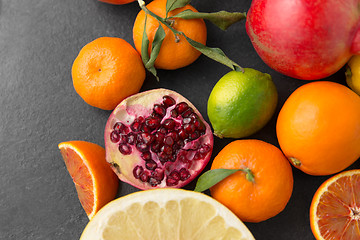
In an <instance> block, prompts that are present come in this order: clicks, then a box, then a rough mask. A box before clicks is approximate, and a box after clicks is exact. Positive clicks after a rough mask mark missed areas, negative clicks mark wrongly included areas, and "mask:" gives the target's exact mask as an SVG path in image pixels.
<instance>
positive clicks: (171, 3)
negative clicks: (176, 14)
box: [166, 0, 191, 18]
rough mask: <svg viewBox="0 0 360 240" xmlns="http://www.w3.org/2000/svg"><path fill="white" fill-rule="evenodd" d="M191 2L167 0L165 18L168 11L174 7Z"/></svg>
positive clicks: (183, 5) (189, 0)
mask: <svg viewBox="0 0 360 240" xmlns="http://www.w3.org/2000/svg"><path fill="white" fill-rule="evenodd" d="M190 2H191V0H167V1H166V18H167V16H168V13H169V12H171V11H172V10H174V9H177V8H181V7H185V6H186V5H188V4H189V3H190Z"/></svg>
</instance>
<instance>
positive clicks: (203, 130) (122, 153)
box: [105, 89, 213, 189]
mask: <svg viewBox="0 0 360 240" xmlns="http://www.w3.org/2000/svg"><path fill="white" fill-rule="evenodd" d="M212 149H213V134H212V132H211V129H210V126H209V124H208V123H206V122H205V120H204V119H203V117H202V116H201V114H200V113H199V111H198V110H197V109H196V108H195V107H194V105H192V104H191V102H189V100H187V99H186V98H184V97H183V96H181V95H180V94H178V93H176V92H174V91H171V90H167V89H155V90H150V91H146V92H142V93H138V94H135V95H132V96H130V97H128V98H126V99H125V100H123V101H122V102H121V103H120V104H119V105H118V106H117V107H116V108H115V109H114V111H113V112H112V114H111V115H110V117H109V119H108V121H107V124H106V127H105V150H106V160H107V161H108V162H109V163H110V164H111V166H112V169H113V170H114V172H115V173H116V174H117V175H118V177H119V178H120V180H122V181H124V182H127V183H129V184H131V185H133V186H135V187H137V188H139V189H152V188H160V187H182V186H185V185H186V184H187V183H189V182H190V181H192V180H193V179H194V178H195V177H196V176H197V175H198V174H199V173H200V172H201V171H202V170H203V169H204V167H205V166H206V164H207V163H208V162H209V160H210V157H211V152H212Z"/></svg>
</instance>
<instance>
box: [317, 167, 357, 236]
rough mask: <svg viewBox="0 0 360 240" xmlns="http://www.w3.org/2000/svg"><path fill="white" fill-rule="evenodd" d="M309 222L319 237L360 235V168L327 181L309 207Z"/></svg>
mask: <svg viewBox="0 0 360 240" xmlns="http://www.w3.org/2000/svg"><path fill="white" fill-rule="evenodd" d="M310 224H311V229H312V231H313V234H314V236H315V238H316V239H318V240H324V239H326V240H328V239H338V240H341V239H343V240H355V239H357V240H358V239H360V170H358V169H357V170H350V171H346V172H342V173H340V174H337V175H335V176H333V177H332V178H330V179H328V180H327V181H325V182H324V183H323V184H322V185H321V186H320V187H319V189H318V190H317V192H316V193H315V195H314V198H313V200H312V203H311V207H310Z"/></svg>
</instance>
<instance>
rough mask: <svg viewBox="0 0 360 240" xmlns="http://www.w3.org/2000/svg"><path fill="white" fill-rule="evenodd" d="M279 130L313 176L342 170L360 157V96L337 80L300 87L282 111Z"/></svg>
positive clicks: (281, 141)
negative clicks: (336, 81)
mask: <svg viewBox="0 0 360 240" xmlns="http://www.w3.org/2000/svg"><path fill="white" fill-rule="evenodd" d="M276 132H277V137H278V141H279V144H280V147H281V149H282V151H283V152H284V154H285V155H286V156H287V157H288V158H289V160H291V158H296V159H297V160H299V161H300V162H301V165H296V164H294V163H293V162H292V161H290V162H291V163H292V164H293V165H294V166H295V167H297V168H299V169H300V170H302V171H303V172H305V173H307V174H311V175H329V174H334V173H337V172H339V171H342V170H343V169H345V168H346V167H348V166H350V165H351V164H352V163H353V162H355V161H356V160H357V159H358V158H359V157H360V97H359V96H358V95H357V94H356V93H354V92H353V91H351V90H350V89H349V88H347V87H345V86H343V85H341V84H338V83H334V82H328V81H321V82H320V81H319V82H312V83H308V84H305V85H303V86H301V87H299V88H298V89H296V90H295V91H294V92H293V93H292V94H291V95H290V97H289V98H288V99H287V100H286V102H285V104H284V106H283V107H282V109H281V110H280V113H279V116H278V119H277V124H276Z"/></svg>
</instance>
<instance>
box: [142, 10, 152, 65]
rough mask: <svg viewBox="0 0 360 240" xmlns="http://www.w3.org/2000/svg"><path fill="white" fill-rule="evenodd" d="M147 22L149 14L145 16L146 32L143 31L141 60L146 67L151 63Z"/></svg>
mask: <svg viewBox="0 0 360 240" xmlns="http://www.w3.org/2000/svg"><path fill="white" fill-rule="evenodd" d="M146 20H147V14H145V23H144V31H143V37H142V40H141V59H142V61H143V63H144V65H146V63H147V62H148V61H149V59H150V57H149V38H148V36H147V34H146Z"/></svg>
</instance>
